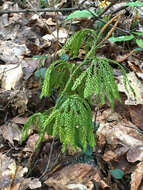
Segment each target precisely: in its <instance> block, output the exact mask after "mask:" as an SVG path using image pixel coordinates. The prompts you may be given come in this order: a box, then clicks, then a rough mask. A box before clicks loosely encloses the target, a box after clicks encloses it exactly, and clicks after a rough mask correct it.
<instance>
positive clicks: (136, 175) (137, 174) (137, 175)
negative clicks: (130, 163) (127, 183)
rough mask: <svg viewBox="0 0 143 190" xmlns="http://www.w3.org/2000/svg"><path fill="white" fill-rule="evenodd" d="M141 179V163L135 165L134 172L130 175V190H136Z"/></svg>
mask: <svg viewBox="0 0 143 190" xmlns="http://www.w3.org/2000/svg"><path fill="white" fill-rule="evenodd" d="M142 179H143V162H140V163H138V164H137V167H136V169H135V171H134V172H133V173H132V175H131V190H138V188H139V186H140V183H141V181H142Z"/></svg>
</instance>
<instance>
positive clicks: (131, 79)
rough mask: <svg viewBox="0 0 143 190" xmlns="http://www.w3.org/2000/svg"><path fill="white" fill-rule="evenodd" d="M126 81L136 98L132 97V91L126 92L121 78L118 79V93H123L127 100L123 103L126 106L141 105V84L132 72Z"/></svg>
mask: <svg viewBox="0 0 143 190" xmlns="http://www.w3.org/2000/svg"><path fill="white" fill-rule="evenodd" d="M127 77H128V80H129V82H130V84H131V86H132V87H133V89H134V91H135V94H136V97H134V95H133V93H132V91H131V90H130V89H129V88H128V89H129V92H127V91H126V89H125V87H124V84H123V76H120V77H118V79H119V81H120V82H119V84H118V88H119V91H120V92H125V94H126V95H127V97H128V99H127V100H126V101H125V104H126V105H137V104H143V84H142V83H141V82H140V81H139V80H138V78H137V77H136V75H135V73H134V72H130V73H128V74H127Z"/></svg>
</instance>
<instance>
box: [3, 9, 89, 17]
mask: <svg viewBox="0 0 143 190" xmlns="http://www.w3.org/2000/svg"><path fill="white" fill-rule="evenodd" d="M84 9H86V8H82V9H81V10H84ZM76 10H79V8H78V7H76V8H61V9H54V8H47V9H24V10H23V9H21V10H1V11H0V15H2V14H10V13H28V12H29V13H31V12H66V11H76Z"/></svg>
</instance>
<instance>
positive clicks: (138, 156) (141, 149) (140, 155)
mask: <svg viewBox="0 0 143 190" xmlns="http://www.w3.org/2000/svg"><path fill="white" fill-rule="evenodd" d="M127 160H128V161H129V162H136V161H143V146H135V147H133V148H132V149H130V150H129V151H128V152H127Z"/></svg>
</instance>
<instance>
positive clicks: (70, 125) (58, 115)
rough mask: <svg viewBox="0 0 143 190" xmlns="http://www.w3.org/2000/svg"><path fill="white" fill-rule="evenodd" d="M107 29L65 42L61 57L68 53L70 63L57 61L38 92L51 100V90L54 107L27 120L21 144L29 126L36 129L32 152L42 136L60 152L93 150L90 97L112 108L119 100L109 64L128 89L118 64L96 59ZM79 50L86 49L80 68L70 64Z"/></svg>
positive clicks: (78, 34)
mask: <svg viewBox="0 0 143 190" xmlns="http://www.w3.org/2000/svg"><path fill="white" fill-rule="evenodd" d="M116 18H118V17H117V16H116ZM112 20H114V19H112ZM117 22H118V20H117V21H116V22H115V24H114V26H113V28H112V29H111V30H110V31H109V32H108V34H107V36H105V38H104V39H107V38H108V37H109V36H110V34H111V33H112V32H113V29H115V27H116V25H117ZM110 23H111V21H109V24H110ZM107 26H108V24H106V26H104V28H103V29H102V31H101V32H100V33H99V34H97V33H96V31H94V30H92V29H82V30H80V31H78V32H76V33H75V34H74V35H72V36H71V38H70V39H69V40H68V41H67V42H66V44H65V45H64V47H63V48H62V50H61V54H62V55H64V54H66V52H68V53H69V57H70V58H71V60H70V59H60V60H57V61H55V62H53V63H52V64H51V65H50V66H49V68H48V69H47V71H46V74H45V79H44V82H43V86H42V92H41V98H42V97H49V96H51V94H52V92H53V89H56V90H58V92H59V97H58V99H57V101H56V104H55V106H54V107H53V108H50V109H49V110H46V111H45V112H43V113H35V114H34V115H32V116H31V117H30V118H29V119H28V120H27V122H26V124H25V126H24V129H23V135H22V141H24V140H25V139H26V138H27V136H28V131H29V128H30V126H31V124H34V126H35V127H37V128H38V129H39V139H38V142H37V144H36V147H35V149H36V148H37V147H38V145H39V143H40V142H41V141H42V140H43V136H44V134H45V133H47V134H48V135H51V136H57V137H58V138H59V139H60V142H61V143H62V151H63V152H64V151H65V150H66V146H67V145H69V146H70V147H71V148H73V149H74V150H77V149H78V147H80V148H81V149H82V150H83V151H86V149H87V147H88V146H90V147H94V146H95V138H94V133H93V130H94V126H93V122H92V112H91V106H90V105H91V103H92V101H91V100H92V98H91V97H92V96H93V95H94V96H95V98H96V100H98V102H100V103H102V104H105V98H106V99H107V100H108V101H109V103H110V104H111V106H112V107H113V106H114V101H115V99H118V100H120V96H119V92H118V88H117V84H116V82H115V79H114V74H113V68H112V66H111V64H112V65H113V64H115V65H118V67H120V69H121V71H122V73H123V76H124V85H125V87H126V89H127V87H128V85H129V87H130V88H131V86H130V84H129V82H128V79H127V76H126V72H125V70H124V68H123V67H122V66H121V65H120V64H118V63H117V62H116V61H114V60H111V59H107V58H105V57H98V56H97V55H96V50H97V48H99V47H100V46H101V44H102V43H104V40H102V41H101V36H102V32H103V31H104V30H105V29H106V27H107ZM101 42H102V43H101ZM81 46H82V48H84V49H85V57H84V60H83V62H81V64H80V65H79V64H77V63H74V62H73V61H72V60H74V59H73V58H75V57H77V56H78V54H79V51H80V48H81Z"/></svg>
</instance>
